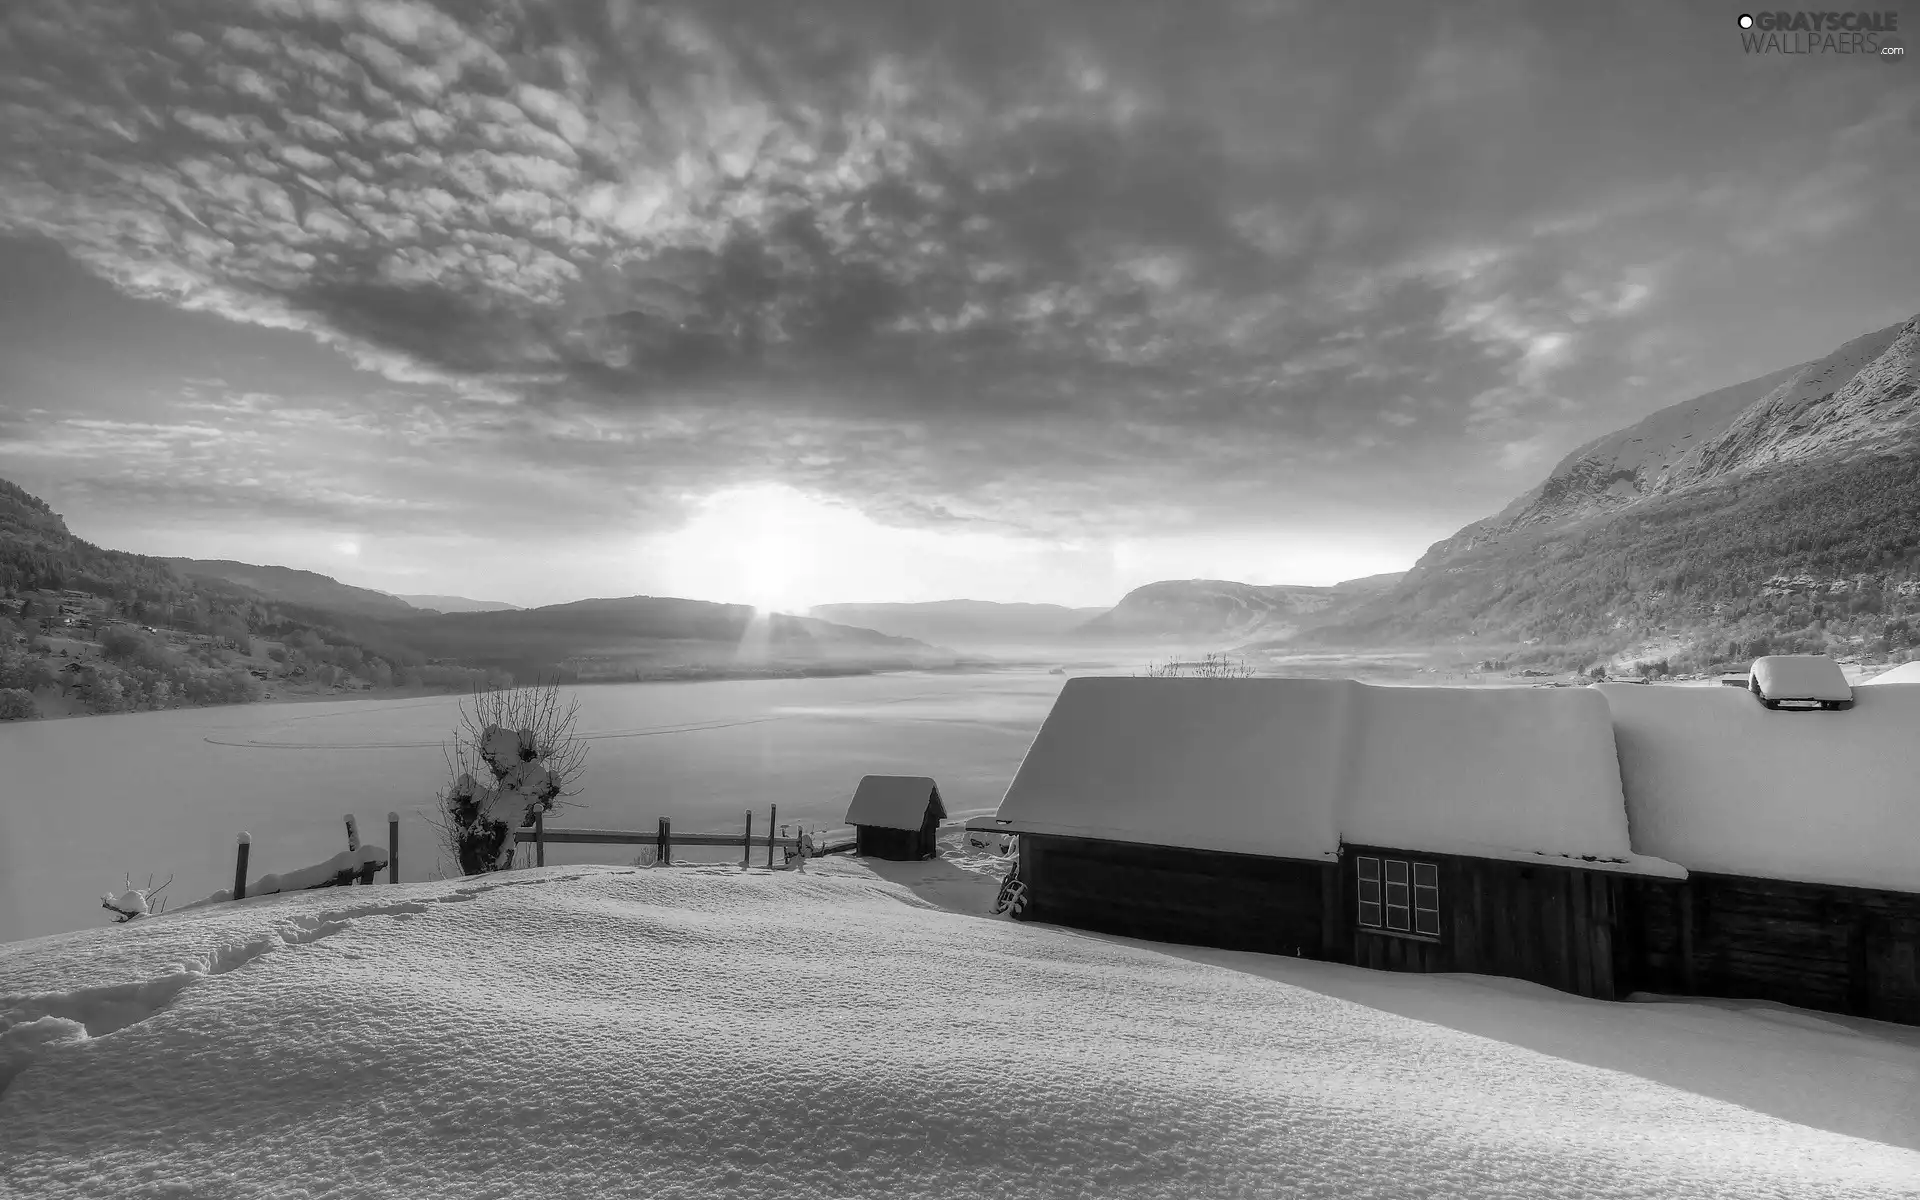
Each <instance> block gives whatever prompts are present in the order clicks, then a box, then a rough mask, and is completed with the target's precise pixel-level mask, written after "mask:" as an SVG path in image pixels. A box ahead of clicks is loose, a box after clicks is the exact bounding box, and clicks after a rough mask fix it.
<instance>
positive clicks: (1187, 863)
mask: <svg viewBox="0 0 1920 1200" xmlns="http://www.w3.org/2000/svg"><path fill="white" fill-rule="evenodd" d="M1334 869H1335V868H1334V865H1333V864H1332V863H1323V862H1312V861H1303V860H1299V859H1286V858H1269V857H1266V856H1263V855H1256V854H1228V853H1219V852H1214V851H1206V850H1184V849H1177V848H1172V847H1167V846H1145V845H1139V844H1135V843H1131V842H1111V841H1100V840H1094V839H1091V838H1070V837H1055V836H1042V835H1038V834H1022V835H1021V837H1020V877H1021V879H1022V880H1024V881H1025V883H1026V885H1027V909H1026V911H1025V912H1024V913H1023V914H1022V917H1023V918H1024V919H1026V920H1030V921H1045V922H1048V923H1050V924H1054V925H1070V926H1072V927H1074V928H1076V929H1088V930H1093V931H1095V932H1098V933H1110V934H1116V935H1118V936H1122V937H1137V938H1146V939H1149V940H1152V941H1159V942H1180V943H1184V944H1187V945H1194V946H1215V947H1218V948H1220V949H1224V950H1257V951H1262V952H1264V953H1268V954H1286V955H1301V956H1304V957H1307V958H1322V957H1325V954H1324V952H1323V947H1322V939H1323V937H1324V934H1325V929H1324V927H1323V922H1322V915H1323V909H1324V907H1325V906H1324V904H1323V896H1324V895H1325V894H1326V893H1327V892H1328V891H1330V890H1331V889H1330V888H1329V885H1328V879H1329V876H1330V875H1331V874H1332V873H1333V872H1334Z"/></svg>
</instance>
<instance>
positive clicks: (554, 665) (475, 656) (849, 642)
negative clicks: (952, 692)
mask: <svg viewBox="0 0 1920 1200" xmlns="http://www.w3.org/2000/svg"><path fill="white" fill-rule="evenodd" d="M395 628H396V630H397V631H399V632H402V633H403V634H404V636H405V637H406V638H407V641H408V644H409V645H412V646H414V647H416V648H418V649H419V650H421V651H422V652H423V653H425V654H427V655H429V656H430V657H434V658H455V659H458V660H460V661H462V662H467V663H473V664H475V665H477V666H481V667H496V668H501V669H504V670H507V671H511V672H513V673H514V674H515V675H516V676H519V677H521V678H527V677H530V676H534V675H555V674H557V675H559V676H560V677H561V678H564V679H569V680H575V681H580V682H587V681H592V680H618V679H646V678H661V677H672V676H680V675H691V674H703V675H712V674H759V673H775V674H786V673H796V672H800V673H805V672H817V671H851V670H884V669H890V668H908V667H939V666H951V665H952V664H953V662H954V661H955V660H954V656H953V655H952V654H950V653H946V652H944V651H940V650H937V649H935V648H934V647H932V646H928V645H926V644H924V643H922V642H919V641H916V640H914V639H911V638H904V637H893V636H890V635H887V634H884V633H879V632H876V631H874V630H871V629H860V628H854V627H850V626H846V625H840V624H835V623H833V622H830V621H822V620H817V619H814V618H811V617H795V616H788V615H786V614H784V613H780V614H774V615H772V616H770V617H766V618H757V617H756V615H755V610H754V608H753V607H752V606H751V605H745V604H716V603H713V602H711V601H706V600H683V599H678V598H672V597H660V596H628V597H623V598H620V599H612V600H577V601H574V602H572V603H570V604H550V605H546V606H544V607H542V608H525V609H514V610H511V611H506V612H466V613H445V614H438V613H436V614H421V615H420V616H417V617H415V618H414V619H413V620H412V621H411V622H408V623H406V624H405V625H403V626H396V627H395Z"/></svg>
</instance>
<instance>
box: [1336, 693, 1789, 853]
mask: <svg viewBox="0 0 1920 1200" xmlns="http://www.w3.org/2000/svg"><path fill="white" fill-rule="evenodd" d="M1355 686H1356V687H1358V688H1359V689H1360V698H1361V705H1360V708H1359V717H1360V720H1359V727H1360V733H1361V753H1360V754H1359V756H1358V758H1357V761H1356V764H1355V774H1354V783H1353V790H1352V795H1351V799H1350V800H1349V801H1348V803H1347V807H1346V811H1345V814H1344V815H1343V817H1342V818H1341V822H1340V827H1341V833H1342V835H1343V836H1344V838H1345V840H1347V841H1349V842H1358V843H1361V844H1363V845H1378V846H1393V847H1400V848H1405V849H1421V850H1433V851H1452V852H1456V853H1461V854H1476V855H1482V856H1487V857H1505V855H1504V854H1489V853H1488V852H1489V851H1524V852H1528V853H1533V854H1547V855H1557V856H1567V857H1572V858H1581V859H1602V860H1612V861H1613V862H1615V863H1625V862H1627V861H1628V860H1629V859H1630V858H1631V856H1632V853H1633V850H1632V846H1631V845H1630V842H1629V839H1628V836H1627V810H1626V804H1625V801H1624V799H1623V797H1622V796H1621V792H1620V767H1619V760H1618V759H1617V757H1616V756H1615V754H1614V747H1613V722H1612V714H1611V713H1610V712H1609V710H1608V708H1607V702H1606V701H1605V700H1604V699H1602V698H1601V697H1599V696H1597V695H1594V694H1593V693H1592V692H1590V691H1589V690H1588V689H1586V688H1424V687H1423V688H1407V687H1368V686H1366V685H1364V684H1359V685H1355ZM1747 702H1748V703H1749V704H1752V703H1753V701H1751V700H1748V701H1747ZM1755 707H1758V706H1757V705H1755Z"/></svg>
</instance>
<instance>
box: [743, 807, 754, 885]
mask: <svg viewBox="0 0 1920 1200" xmlns="http://www.w3.org/2000/svg"><path fill="white" fill-rule="evenodd" d="M752 865H753V810H752V809H748V810H747V833H746V836H745V837H743V838H741V839H740V869H741V870H742V871H744V870H746V869H747V868H748V867H750V866H752Z"/></svg>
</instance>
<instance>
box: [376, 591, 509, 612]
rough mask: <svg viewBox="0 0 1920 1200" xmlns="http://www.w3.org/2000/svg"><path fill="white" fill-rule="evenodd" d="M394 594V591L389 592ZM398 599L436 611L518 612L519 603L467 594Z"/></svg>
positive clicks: (400, 597) (402, 597) (397, 598)
mask: <svg viewBox="0 0 1920 1200" xmlns="http://www.w3.org/2000/svg"><path fill="white" fill-rule="evenodd" d="M388 594H390V595H391V594H392V593H388ZM394 599H396V600H405V601H406V602H407V603H408V604H411V605H412V606H413V607H415V608H424V609H430V610H432V611H434V612H443V613H452V612H516V611H518V610H519V608H520V606H519V605H518V604H508V603H506V602H505V601H502V600H469V599H467V598H466V597H465V596H400V595H395V596H394Z"/></svg>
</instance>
